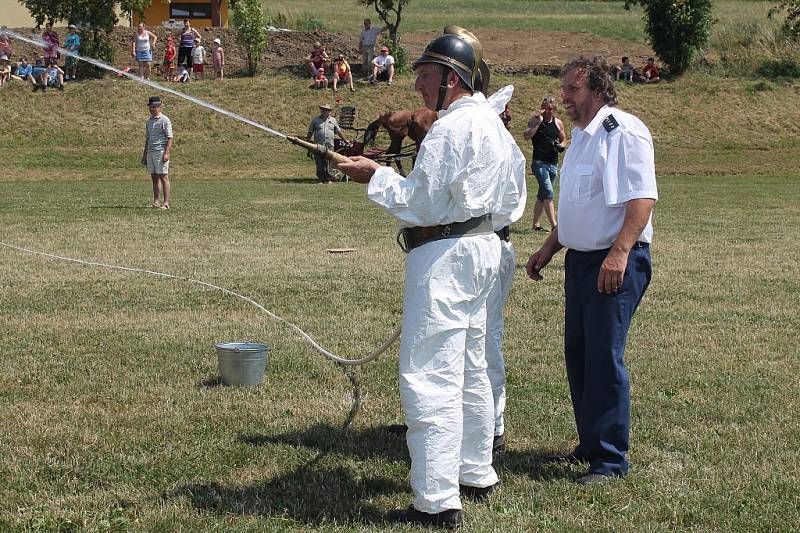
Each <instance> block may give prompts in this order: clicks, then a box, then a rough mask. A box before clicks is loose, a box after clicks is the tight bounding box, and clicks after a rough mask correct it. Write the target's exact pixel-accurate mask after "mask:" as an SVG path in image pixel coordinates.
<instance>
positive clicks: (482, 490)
mask: <svg viewBox="0 0 800 533" xmlns="http://www.w3.org/2000/svg"><path fill="white" fill-rule="evenodd" d="M495 486H496V484H495V485H489V486H488V487H470V486H468V485H461V484H459V485H458V491H459V492H460V493H461V496H463V497H464V498H466V499H468V500H471V501H473V502H485V501H486V500H488V499H489V496H491V495H492V492H494V488H495Z"/></svg>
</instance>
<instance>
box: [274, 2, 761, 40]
mask: <svg viewBox="0 0 800 533" xmlns="http://www.w3.org/2000/svg"><path fill="white" fill-rule="evenodd" d="M263 5H264V10H265V12H266V13H268V14H270V15H271V16H272V17H273V18H275V17H276V15H283V16H284V17H286V18H288V19H289V20H290V21H293V22H299V21H303V20H307V19H309V18H314V19H317V20H319V21H321V22H323V23H324V24H325V25H327V27H329V28H330V29H331V30H333V31H342V32H351V33H353V32H355V33H358V32H359V31H361V21H362V20H363V19H364V18H371V19H372V22H373V24H377V23H378V21H379V18H378V15H377V13H376V12H375V10H374V9H373V8H372V7H368V6H364V5H361V4H359V3H357V2H356V1H355V0H346V1H343V2H336V3H335V4H333V3H332V4H331V5H330V6H329V8H328V9H320V4H319V2H317V1H315V0H275V1H265V2H263ZM773 5H774V3H770V2H763V1H752V0H722V1H719V2H715V3H714V16H715V18H716V20H717V24H716V26H715V29H714V32H715V33H716V32H719V31H724V30H725V28H727V27H730V26H731V25H739V24H742V23H744V22H749V23H750V24H759V23H764V24H766V23H767V12H768V11H769V9H770V7H772V6H773ZM641 21H642V11H641V8H638V7H633V8H632V9H631V10H625V8H624V2H618V1H608V2H606V1H584V0H575V1H561V0H495V1H494V2H485V1H484V0H440V1H437V2H425V1H419V0H415V1H413V2H409V3H408V4H407V5H406V7H405V8H404V9H403V12H402V19H401V24H400V29H401V32H412V33H413V32H426V31H436V30H441V29H442V28H444V27H445V26H446V25H448V24H459V25H461V26H464V27H466V28H471V27H478V28H498V29H503V30H534V31H578V32H589V33H593V34H596V35H602V36H605V37H616V38H618V39H622V40H626V41H632V42H643V41H644V38H645V34H644V31H643V27H644V25H643V24H642V22H641Z"/></svg>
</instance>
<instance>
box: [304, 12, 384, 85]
mask: <svg viewBox="0 0 800 533" xmlns="http://www.w3.org/2000/svg"><path fill="white" fill-rule="evenodd" d="M386 29H387V27H386V26H383V27H378V28H373V27H372V22H371V21H370V19H364V29H363V30H362V31H361V34H360V35H359V38H358V49H359V51H360V52H361V58H362V64H361V72H362V75H363V80H364V81H368V82H370V83H371V84H375V83H378V82H379V81H385V82H386V83H387V84H388V85H391V84H392V81H394V74H395V59H394V57H393V56H392V55H391V54H390V53H389V52H390V51H389V47H388V46H381V50H380V54H378V55H377V56H376V55H375V45H376V44H377V42H378V36H379V35H380V34H381V33H383V32H384V31H386ZM305 63H306V66H307V68H308V73H309V75H310V76H311V79H312V81H313V83H314V87H315V88H317V89H327V88H328V87H329V85H331V84H332V85H333V90H334V92H336V91H337V90H338V88H339V84H341V83H347V85H348V86H349V87H350V90H351V91H355V90H356V89H355V86H354V85H353V69H352V67H351V66H350V63H349V62H348V61H347V58H346V57H345V55H344V54H341V53H340V54H337V55H336V59H335V60H333V62H331V58H330V56H329V55H328V52H327V50H325V47H323V46H322V43H320V42H319V41H317V42H315V43H314V47H313V49H312V50H311V52H310V53H309V54H308V55H307V56H306V57H305Z"/></svg>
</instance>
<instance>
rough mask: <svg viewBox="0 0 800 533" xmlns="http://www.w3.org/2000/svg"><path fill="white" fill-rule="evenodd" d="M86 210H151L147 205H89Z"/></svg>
mask: <svg viewBox="0 0 800 533" xmlns="http://www.w3.org/2000/svg"><path fill="white" fill-rule="evenodd" d="M86 209H152V207H150V206H149V205H90V206H88V207H86Z"/></svg>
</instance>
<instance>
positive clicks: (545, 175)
mask: <svg viewBox="0 0 800 533" xmlns="http://www.w3.org/2000/svg"><path fill="white" fill-rule="evenodd" d="M531 172H533V174H534V176H536V181H538V182H539V191H538V192H537V193H536V198H537V199H539V200H542V201H544V200H552V199H553V198H554V197H555V192H553V187H554V186H555V183H556V177H557V176H558V167H557V166H556V165H555V163H547V162H546V161H538V160H536V159H534V160H533V162H532V163H531Z"/></svg>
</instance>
